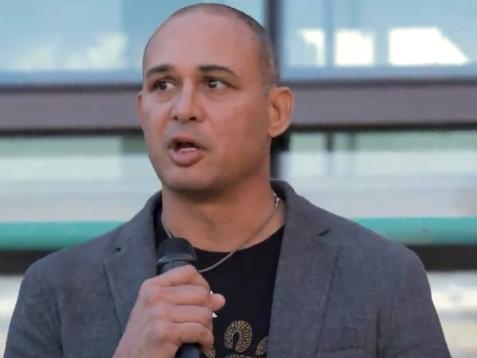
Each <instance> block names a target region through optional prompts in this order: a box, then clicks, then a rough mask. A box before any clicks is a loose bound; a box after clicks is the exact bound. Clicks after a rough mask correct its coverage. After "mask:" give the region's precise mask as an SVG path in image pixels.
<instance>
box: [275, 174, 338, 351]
mask: <svg viewBox="0 0 477 358" xmlns="http://www.w3.org/2000/svg"><path fill="white" fill-rule="evenodd" d="M272 185H273V187H274V190H275V191H276V192H277V194H279V195H280V196H281V197H282V198H283V199H284V200H285V202H286V205H287V214H286V222H285V231H284V235H283V242H282V249H281V253H280V259H279V262H278V267H277V276H276V281H275V289H274V294H273V304H272V314H271V321H270V331H269V336H268V339H269V341H268V342H269V343H268V353H267V356H268V357H271V358H279V357H312V356H313V354H314V352H315V350H316V348H317V342H318V337H319V333H320V329H321V326H322V322H323V319H324V316H325V311H326V303H327V298H328V292H329V289H330V285H331V281H332V277H333V272H334V269H335V262H336V257H337V252H338V246H337V245H336V244H335V243H334V242H333V241H330V240H327V237H326V233H327V232H328V231H329V226H328V224H327V222H326V219H325V217H326V215H325V214H324V212H323V211H322V210H321V209H318V208H317V207H316V206H314V205H312V204H311V203H310V202H308V201H307V200H306V199H304V198H303V197H301V196H298V195H297V194H296V193H295V192H294V190H293V189H292V188H291V187H290V186H289V185H288V184H286V183H284V182H277V181H274V182H272Z"/></svg>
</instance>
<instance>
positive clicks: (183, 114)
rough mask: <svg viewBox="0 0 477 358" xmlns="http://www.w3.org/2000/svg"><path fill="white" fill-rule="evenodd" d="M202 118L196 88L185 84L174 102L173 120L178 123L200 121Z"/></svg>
mask: <svg viewBox="0 0 477 358" xmlns="http://www.w3.org/2000/svg"><path fill="white" fill-rule="evenodd" d="M201 117H202V116H201V111H200V108H199V103H198V98H197V93H196V90H195V88H194V86H193V85H192V84H184V85H183V86H182V87H181V90H180V91H179V92H178V93H177V95H176V98H175V100H174V103H173V108H172V118H173V119H174V120H178V121H199V120H200V119H201Z"/></svg>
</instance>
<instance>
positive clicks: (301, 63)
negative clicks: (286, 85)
mask: <svg viewBox="0 0 477 358" xmlns="http://www.w3.org/2000/svg"><path fill="white" fill-rule="evenodd" d="M298 4H300V5H299V6H298ZM281 14H282V18H281V21H280V22H281V23H282V24H283V25H282V26H283V28H282V33H281V58H282V62H281V63H282V72H283V77H284V78H288V79H293V78H309V76H310V74H312V73H313V74H314V75H315V76H316V77H317V78H337V77H338V78H341V77H344V76H346V77H348V78H349V77H351V78H352V77H365V78H376V77H402V76H406V77H409V76H411V77H413V76H430V77H433V76H451V75H452V76H456V75H462V76H465V75H467V76H468V75H469V74H475V73H477V66H476V61H477V47H476V46H475V45H474V42H475V41H474V36H473V34H474V33H475V30H477V22H476V21H475V20H476V18H477V2H475V1H473V0H456V1H438V2H436V1H433V0H423V1H418V2H416V1H412V0H388V1H379V0H366V1H363V0H298V1H295V0H294V1H291V0H284V1H283V2H282V11H281Z"/></svg>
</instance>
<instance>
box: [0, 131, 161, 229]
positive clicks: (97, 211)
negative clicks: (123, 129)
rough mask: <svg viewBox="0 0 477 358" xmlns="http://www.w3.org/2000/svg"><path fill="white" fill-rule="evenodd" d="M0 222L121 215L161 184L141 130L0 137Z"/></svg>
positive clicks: (140, 203) (136, 207)
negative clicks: (123, 134) (114, 133)
mask: <svg viewBox="0 0 477 358" xmlns="http://www.w3.org/2000/svg"><path fill="white" fill-rule="evenodd" d="M0 168H2V170H0V202H1V203H2V205H0V222H2V221H13V222H16V221H88V220H93V221H97V220H99V221H102V220H105V221H108V220H111V221H124V220H128V219H129V218H131V216H132V215H133V214H134V213H135V212H137V211H138V210H139V209H140V208H142V207H143V206H144V204H145V202H146V200H147V198H148V197H149V196H150V195H152V194H153V193H154V192H156V191H158V190H159V189H160V188H161V185H160V182H159V180H158V179H157V177H156V174H155V173H154V170H153V169H152V167H151V165H150V163H149V160H148V157H147V154H146V148H145V144H144V139H143V137H142V135H141V134H137V135H130V136H120V135H110V136H93V137H86V136H84V137H13V138H8V137H5V138H0Z"/></svg>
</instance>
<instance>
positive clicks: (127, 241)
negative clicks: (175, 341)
mask: <svg viewBox="0 0 477 358" xmlns="http://www.w3.org/2000/svg"><path fill="white" fill-rule="evenodd" d="M159 201H160V193H158V194H155V195H154V196H153V197H151V198H150V199H149V200H148V202H147V203H146V205H145V207H144V208H143V209H142V210H141V211H140V212H139V213H138V214H136V216H134V217H133V218H132V219H131V221H129V222H128V223H126V224H125V225H123V226H122V227H121V228H120V229H119V230H120V233H119V236H118V237H117V240H116V243H115V248H116V250H117V252H116V254H115V255H113V256H111V257H109V258H107V259H106V260H105V267H106V274H107V277H108V282H109V286H110V289H111V293H112V296H113V300H114V305H115V309H116V313H117V316H118V319H119V324H120V327H121V331H124V329H125V328H126V324H127V322H128V319H129V314H130V312H131V309H132V307H133V306H134V303H135V302H136V299H137V295H138V292H139V289H140V287H141V285H142V283H143V282H144V281H145V280H146V279H148V278H151V277H154V276H155V275H156V274H157V272H156V247H155V233H154V211H155V208H156V206H157V204H158V202H159Z"/></svg>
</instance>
